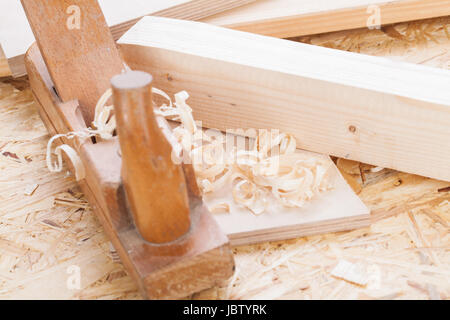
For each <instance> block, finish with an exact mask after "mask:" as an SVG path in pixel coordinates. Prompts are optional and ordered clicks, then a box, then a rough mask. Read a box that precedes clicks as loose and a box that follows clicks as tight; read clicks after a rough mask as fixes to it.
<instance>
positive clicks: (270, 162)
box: [158, 91, 331, 215]
mask: <svg viewBox="0 0 450 320" xmlns="http://www.w3.org/2000/svg"><path fill="white" fill-rule="evenodd" d="M188 98H189V95H188V94H187V92H185V91H182V92H180V93H178V94H176V95H175V103H174V107H170V106H167V105H163V106H162V107H161V108H159V112H158V114H159V115H162V116H165V117H167V118H170V119H172V120H178V121H180V122H181V124H180V125H179V126H178V127H176V128H175V129H174V130H173V132H174V134H175V136H176V137H177V139H178V142H179V143H180V144H181V146H182V152H183V153H184V155H185V156H186V155H187V158H188V159H189V160H191V161H192V164H193V167H194V169H195V172H196V176H197V180H198V184H199V187H200V189H201V190H202V192H203V194H205V193H209V192H214V191H216V190H219V189H220V188H222V187H223V186H224V185H225V184H227V183H231V184H232V186H233V188H232V195H233V199H234V201H235V202H236V203H238V204H239V205H241V206H243V207H245V208H247V209H249V210H250V211H251V212H253V213H254V214H257V215H258V214H261V213H263V212H264V211H266V209H267V206H268V198H269V195H270V194H272V195H273V196H274V197H275V198H276V199H277V200H278V201H279V202H280V203H281V204H282V205H283V206H285V207H302V206H303V205H304V204H305V202H306V201H308V200H310V199H311V198H313V197H314V196H315V195H316V194H317V193H319V192H321V191H325V190H328V189H329V188H331V186H330V184H329V182H328V174H329V169H330V163H329V162H325V161H324V160H323V159H320V158H315V157H311V156H306V155H304V154H300V153H296V147H297V146H296V140H295V138H294V136H292V135H290V134H286V133H279V132H278V131H277V130H270V131H269V130H260V131H259V133H258V134H257V136H256V138H255V139H254V141H253V147H252V148H249V149H248V150H247V149H245V148H236V147H233V150H232V151H231V153H227V152H226V150H227V148H226V143H227V141H229V139H226V138H225V137H224V136H223V135H222V134H218V135H213V136H214V137H211V136H210V135H208V134H206V133H205V132H203V131H202V130H198V128H197V126H196V123H195V121H194V118H193V116H192V109H191V108H190V107H189V105H188V104H187V103H186V100H187V99H188ZM169 101H170V99H169ZM170 105H172V102H170ZM177 156H178V157H180V156H181V154H177ZM214 211H216V208H214Z"/></svg>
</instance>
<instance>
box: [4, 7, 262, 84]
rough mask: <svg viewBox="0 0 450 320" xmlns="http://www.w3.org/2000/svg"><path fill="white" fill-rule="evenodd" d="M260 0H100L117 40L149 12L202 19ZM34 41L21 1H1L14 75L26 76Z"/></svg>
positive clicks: (5, 37) (179, 17) (6, 48)
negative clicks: (30, 50)
mask: <svg viewBox="0 0 450 320" xmlns="http://www.w3.org/2000/svg"><path fill="white" fill-rule="evenodd" d="M254 1H256V0H222V1H217V0H164V1H161V0H158V1H155V0H154V1H141V0H129V1H127V2H126V5H124V2H123V1H122V0H99V4H100V7H101V8H102V11H103V12H104V15H105V18H106V21H107V23H108V26H110V29H111V33H112V34H113V38H114V39H115V40H117V39H118V38H119V37H120V36H121V35H122V34H123V33H124V32H125V31H127V30H128V29H129V28H130V27H131V26H133V25H134V24H135V23H136V22H137V21H138V20H139V19H140V17H142V16H143V15H145V14H148V15H158V16H164V17H172V18H178V19H189V20H199V19H202V18H205V17H208V16H210V15H214V14H217V13H219V12H222V11H226V10H230V9H232V8H235V7H237V6H241V5H244V4H248V3H250V2H254ZM33 42H34V37H33V32H32V31H31V29H30V26H29V24H28V21H27V18H26V16H25V13H24V11H23V9H22V6H21V4H20V1H17V0H2V1H0V43H1V44H2V45H3V48H4V50H5V55H6V57H7V58H8V63H9V65H10V68H11V71H12V74H13V75H14V76H15V77H19V76H22V75H25V73H26V70H25V66H24V63H23V58H24V54H25V52H26V50H27V49H28V48H29V47H30V46H31V44H32V43H33Z"/></svg>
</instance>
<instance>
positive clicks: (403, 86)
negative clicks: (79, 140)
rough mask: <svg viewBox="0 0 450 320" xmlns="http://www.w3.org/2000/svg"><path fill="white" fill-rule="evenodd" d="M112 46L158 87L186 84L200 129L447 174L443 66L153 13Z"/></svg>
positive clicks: (449, 132) (449, 118)
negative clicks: (255, 133) (283, 139)
mask: <svg viewBox="0 0 450 320" xmlns="http://www.w3.org/2000/svg"><path fill="white" fill-rule="evenodd" d="M118 44H119V48H120V49H121V53H122V54H123V56H124V59H125V61H127V63H128V65H129V66H130V67H131V68H133V69H136V70H143V71H147V72H152V74H153V77H154V83H155V86H156V87H158V88H160V89H163V90H164V91H166V92H168V93H169V94H171V95H173V94H175V93H176V92H178V91H181V90H186V91H188V92H189V94H190V100H189V102H190V103H191V104H192V106H193V111H194V117H195V119H196V120H199V121H202V124H203V126H204V127H207V128H214V129H218V130H221V131H226V130H230V129H238V130H244V131H245V130H250V129H255V128H263V129H272V128H276V129H279V130H281V131H282V132H288V133H291V134H293V135H294V136H295V138H296V139H297V146H298V147H299V148H300V149H304V150H309V151H313V152H318V153H322V154H330V155H333V156H338V157H344V158H347V159H352V160H357V161H363V162H366V163H370V164H373V165H377V166H382V167H387V168H391V169H396V170H401V171H405V172H409V173H414V174H420V175H423V176H427V177H432V178H436V179H442V180H446V181H450V171H449V170H448V163H449V162H450V140H449V139H448V136H450V91H449V90H448V83H449V82H450V71H448V70H444V69H439V68H430V67H425V66H421V65H417V64H412V63H402V62H398V61H395V62H393V61H391V60H388V59H385V58H380V57H373V56H369V55H362V54H356V53H352V52H343V51H340V50H336V49H331V48H323V47H319V46H312V45H306V44H303V43H295V42H293V41H288V40H283V39H276V38H273V37H266V36H261V35H256V34H251V33H247V32H240V31H236V30H230V29H227V28H221V27H216V26H212V25H209V24H205V23H199V22H192V21H182V20H175V19H167V18H160V17H144V18H143V19H142V20H141V21H139V22H138V23H137V24H136V25H135V26H134V27H133V28H132V29H130V30H129V31H128V32H127V33H126V34H125V35H124V36H123V37H122V38H121V39H120V40H119V41H118ZM324 93H325V94H324ZM424 164H427V165H426V166H425V165H424Z"/></svg>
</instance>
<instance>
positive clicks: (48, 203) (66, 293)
mask: <svg viewBox="0 0 450 320" xmlns="http://www.w3.org/2000/svg"><path fill="white" fill-rule="evenodd" d="M443 22H445V24H443ZM447 23H448V18H444V19H435V20H428V21H424V22H413V23H407V24H399V25H396V26H395V30H386V29H385V30H384V31H380V30H373V31H367V30H359V31H351V32H347V33H345V32H339V33H336V34H328V35H319V36H317V37H309V39H308V41H309V42H310V43H315V44H322V45H324V43H325V45H327V46H333V45H336V44H338V45H340V46H341V49H347V50H352V51H357V52H362V53H366V54H377V55H385V56H388V57H390V58H392V59H401V60H406V61H410V62H418V63H423V64H426V65H431V66H437V67H441V68H448V67H449V61H450V57H449V53H448V52H449V51H450V50H448V49H449V46H450V40H449V39H448V28H447ZM358 32H360V33H361V34H360V35H359V36H357V34H358ZM397 33H399V34H401V35H402V36H403V37H405V38H407V40H401V39H398V38H399V37H400V36H399V35H398V34H397ZM428 34H429V35H431V36H428ZM324 39H326V40H324ZM344 39H345V40H344ZM349 39H350V40H349ZM397 50H398V51H397ZM16 87H17V88H19V89H20V90H18V89H17V88H16ZM0 123H2V126H1V128H0V172H1V174H0V298H36V297H39V298H56V299H66V298H67V299H135V298H139V294H138V293H137V288H136V286H135V284H134V282H133V281H132V279H131V278H130V277H129V276H128V275H126V272H125V271H124V268H123V266H122V265H121V264H120V263H118V260H117V253H115V251H114V250H113V249H112V247H111V246H110V243H109V241H108V240H107V238H106V236H105V234H104V232H103V230H102V228H101V226H100V224H99V223H98V221H97V220H96V218H95V217H94V215H93V214H92V213H91V210H90V208H89V205H88V204H87V202H86V200H85V199H84V197H83V195H82V194H81V193H80V192H79V189H78V187H77V185H76V183H75V181H74V179H73V177H68V176H66V170H63V171H62V172H61V173H57V174H53V173H50V172H48V171H47V169H46V165H45V145H46V141H47V140H48V138H49V137H48V135H47V132H46V130H45V128H44V126H43V124H42V122H41V120H40V119H39V116H38V114H37V109H36V107H35V106H34V104H33V102H32V96H31V93H30V90H29V89H27V86H26V85H24V84H23V83H19V84H16V83H14V82H10V83H0ZM339 162H340V163H341V165H340V166H339V165H338V167H340V169H341V170H342V172H346V173H347V174H348V175H349V176H351V177H352V178H353V179H354V181H355V186H359V187H360V193H359V196H360V197H361V198H362V200H363V201H364V202H365V203H366V205H368V206H369V207H370V208H371V209H372V212H373V221H374V223H373V224H372V225H371V226H370V227H369V228H364V229H358V230H354V231H351V232H341V233H332V234H325V235H320V236H314V237H307V238H299V239H294V240H290V241H283V242H275V243H264V244H259V245H253V246H243V247H237V248H234V249H233V251H234V255H235V259H236V265H237V267H236V273H235V274H234V276H233V277H232V278H231V279H230V280H229V281H228V282H226V283H223V284H222V285H221V286H218V287H215V288H212V289H209V290H206V291H204V292H201V293H198V294H196V295H194V296H193V298H196V299H202V298H203V299H217V298H222V299H223V298H231V299H247V298H248V299H252V298H253V299H255V298H256V299H280V298H282V299H325V298H329V299H449V297H450V283H449V280H448V279H449V278H450V268H449V266H450V254H449V250H450V233H449V221H450V192H449V191H448V187H449V186H450V183H448V182H442V181H436V180H432V179H427V178H422V177H418V176H414V175H410V174H405V173H399V172H396V171H393V170H389V169H382V170H380V171H378V172H372V169H373V167H371V166H367V165H364V164H359V163H350V164H348V163H345V162H342V161H339ZM339 162H338V164H339ZM342 163H344V164H342ZM35 184H38V185H39V187H38V188H37V189H35V190H34V192H33V193H32V194H31V195H25V194H24V190H27V188H31V187H29V186H33V185H35ZM341 260H345V261H348V262H349V263H352V264H355V265H358V266H359V267H360V268H361V269H360V270H363V271H364V273H365V275H366V276H367V283H366V284H365V285H356V284H353V283H351V282H349V281H346V280H344V279H340V278H336V277H333V276H332V271H333V269H334V268H335V267H336V266H337V265H338V262H339V261H341ZM71 266H79V267H80V271H81V285H80V289H68V287H67V280H68V278H69V277H70V276H71V274H68V273H67V271H68V270H69V268H70V267H71Z"/></svg>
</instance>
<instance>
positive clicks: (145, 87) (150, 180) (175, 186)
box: [111, 71, 190, 243]
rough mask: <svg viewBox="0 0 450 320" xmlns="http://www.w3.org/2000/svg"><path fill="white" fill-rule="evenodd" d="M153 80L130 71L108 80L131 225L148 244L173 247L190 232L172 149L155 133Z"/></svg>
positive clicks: (179, 169) (158, 131) (183, 182)
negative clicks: (132, 223)
mask: <svg viewBox="0 0 450 320" xmlns="http://www.w3.org/2000/svg"><path fill="white" fill-rule="evenodd" d="M151 83H152V77H151V75H149V74H148V73H145V72H140V71H128V72H126V73H123V74H120V75H117V76H115V77H113V78H112V79H111V84H112V88H113V99H114V109H115V114H116V119H117V133H118V136H119V141H120V147H121V152H122V180H123V184H124V187H125V192H126V195H127V200H128V204H129V206H130V209H131V211H132V215H133V218H134V222H135V224H136V227H137V228H138V230H139V232H140V234H141V235H142V237H143V238H144V239H145V240H147V241H149V242H152V243H166V242H170V241H174V240H176V239H178V238H179V237H181V236H182V235H184V234H185V233H186V232H188V230H189V227H190V217H189V199H188V192H187V186H186V179H185V176H184V173H183V169H182V167H181V166H180V165H177V164H175V163H174V162H173V161H172V158H171V153H172V146H171V145H170V143H169V141H168V140H167V139H166V137H165V136H164V135H163V133H162V131H161V129H160V128H159V127H158V124H157V121H156V118H155V115H154V112H153V106H152V90H151Z"/></svg>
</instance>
